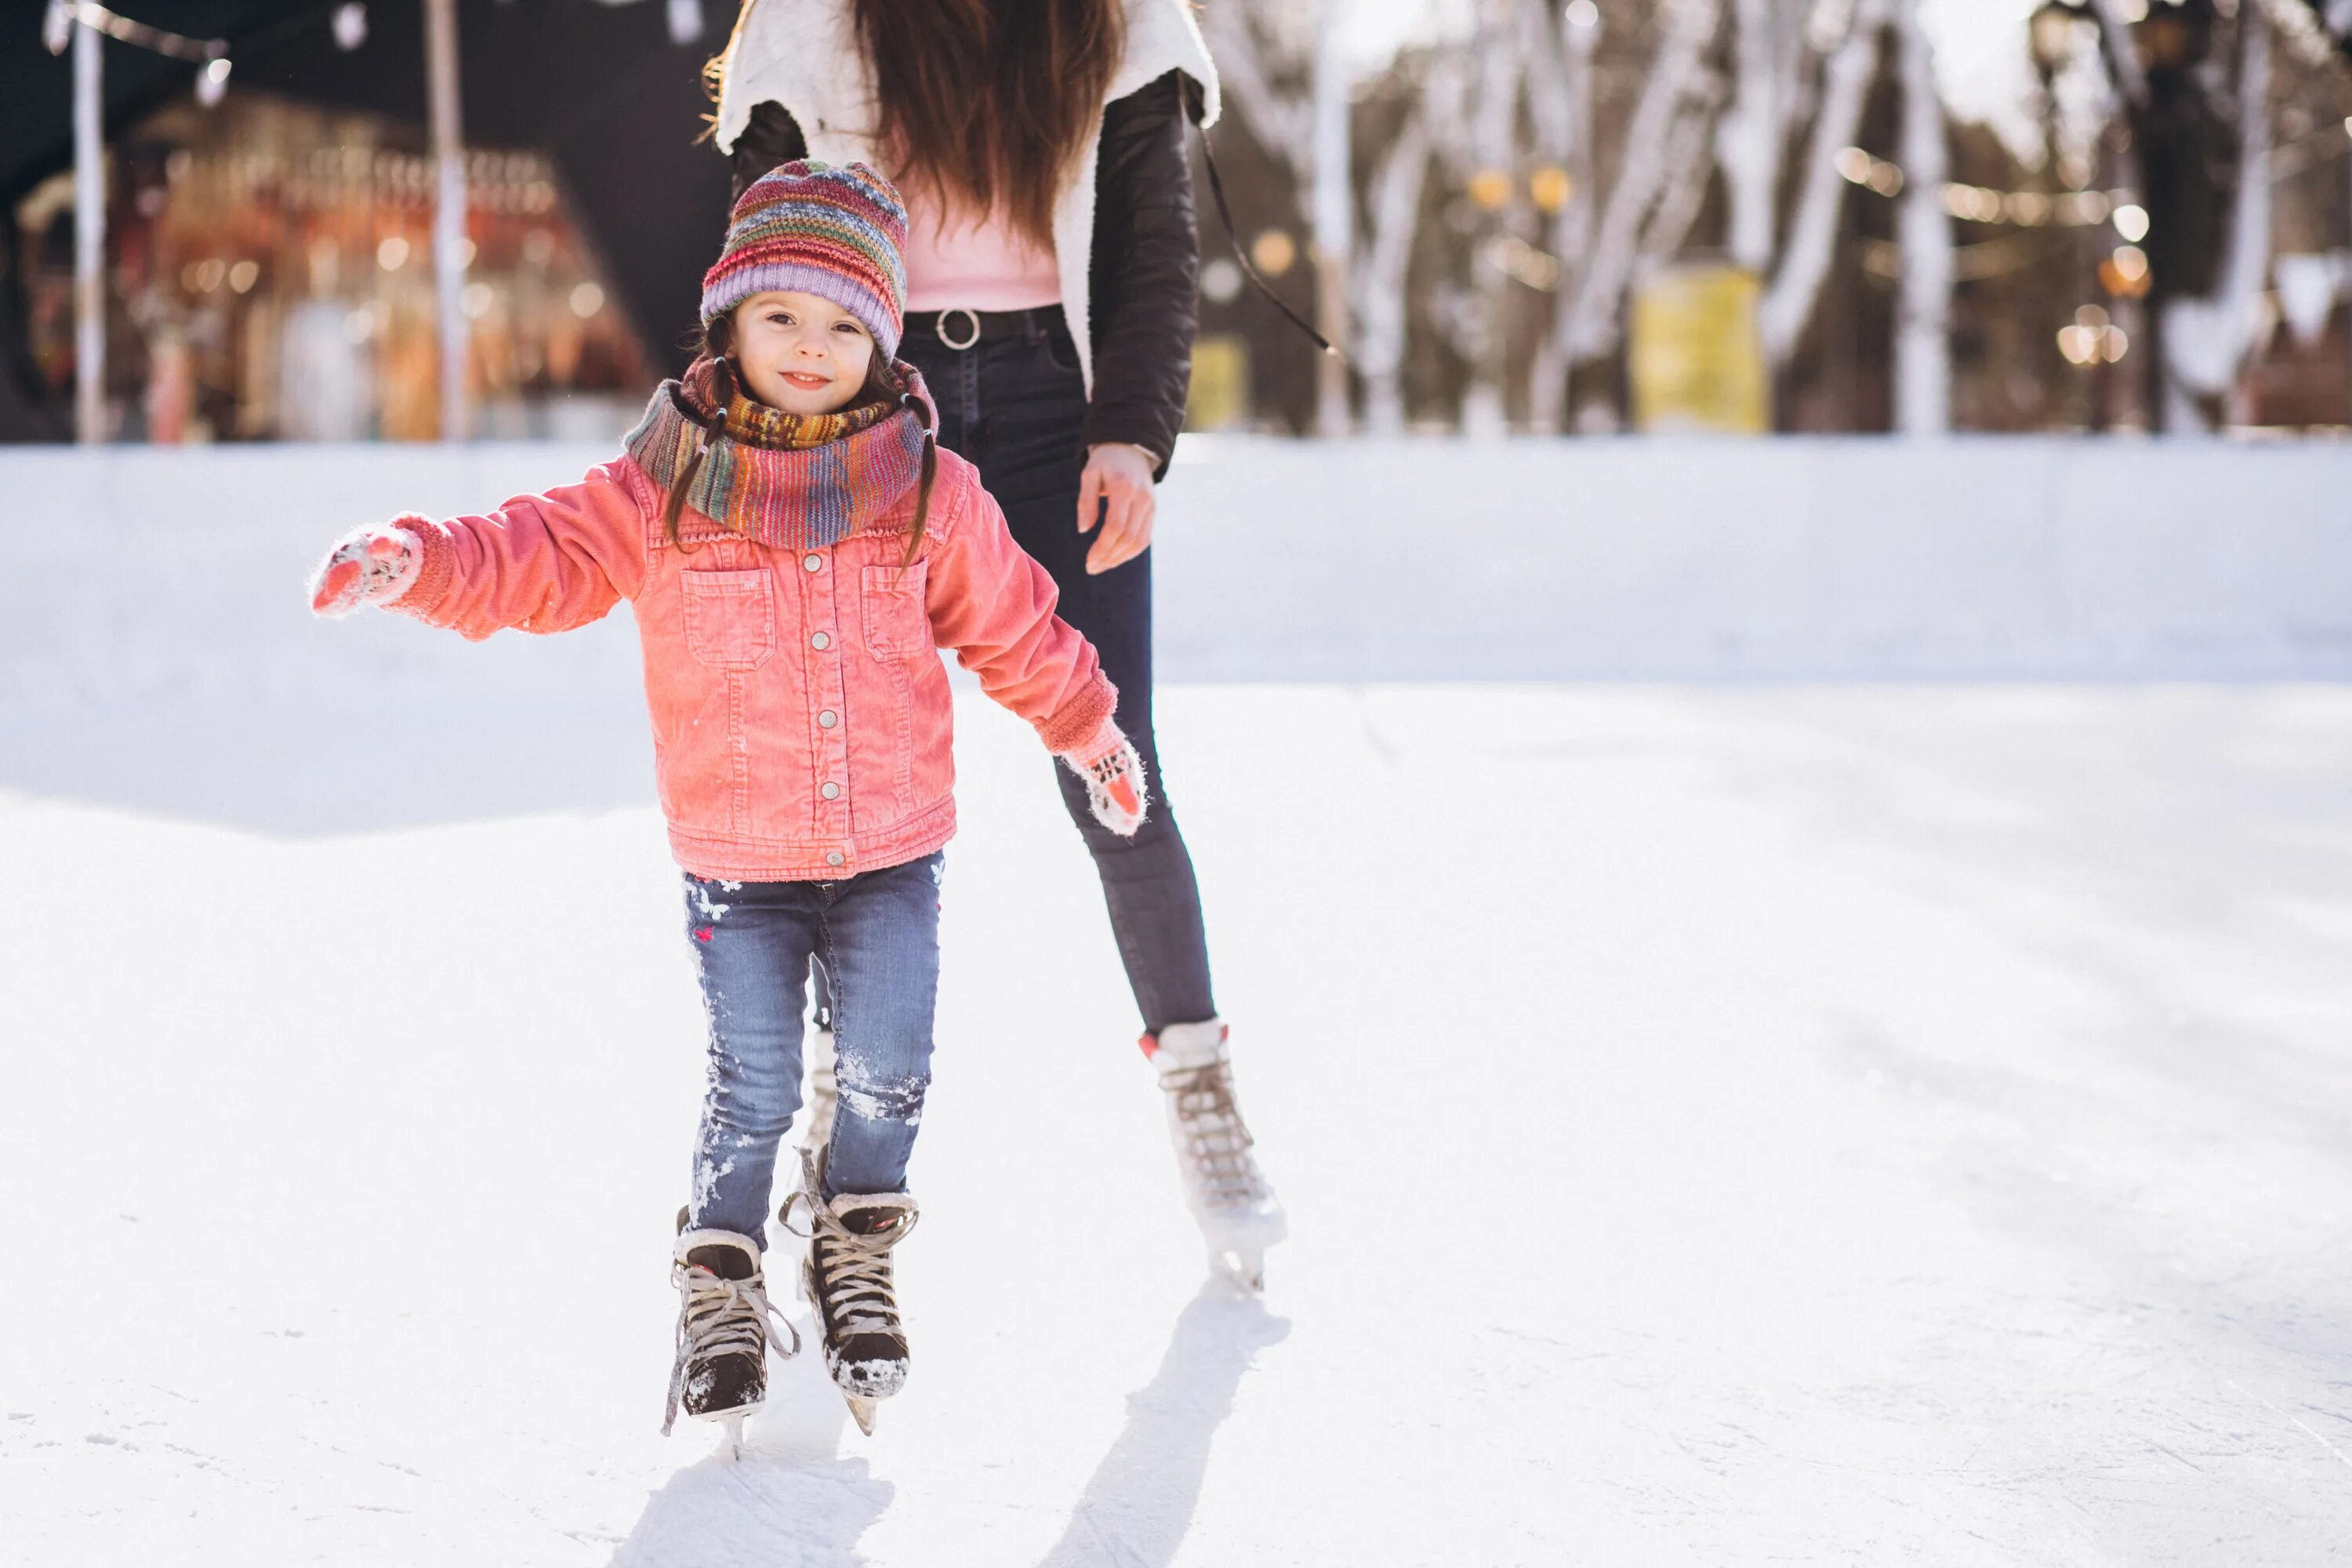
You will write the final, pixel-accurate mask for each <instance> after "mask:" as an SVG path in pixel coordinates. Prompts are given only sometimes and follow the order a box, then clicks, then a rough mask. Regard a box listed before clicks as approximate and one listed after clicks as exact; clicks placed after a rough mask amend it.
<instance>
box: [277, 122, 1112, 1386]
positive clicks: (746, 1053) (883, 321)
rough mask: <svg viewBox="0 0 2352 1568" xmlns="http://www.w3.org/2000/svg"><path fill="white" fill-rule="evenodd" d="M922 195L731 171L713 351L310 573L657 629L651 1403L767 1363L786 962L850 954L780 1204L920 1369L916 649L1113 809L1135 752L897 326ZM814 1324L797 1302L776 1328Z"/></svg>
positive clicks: (932, 923) (857, 1367)
mask: <svg viewBox="0 0 2352 1568" xmlns="http://www.w3.org/2000/svg"><path fill="white" fill-rule="evenodd" d="M906 223H907V220H906V213H905V210H904V208H903V207H902V205H900V202H899V199H898V192H897V191H896V190H895V189H894V188H893V187H892V186H891V184H890V183H889V182H888V181H887V180H886V179H884V178H883V177H882V176H881V175H879V174H877V173H876V172H875V171H874V170H872V169H871V168H868V167H867V166H866V165H865V164H863V163H851V164H848V165H846V166H843V167H834V166H829V165H827V164H824V163H813V162H808V161H805V160H803V161H800V162H795V163H787V164H784V165H783V166H782V167H780V168H778V169H776V170H774V171H773V172H772V173H771V174H768V175H766V176H765V177H764V178H762V179H761V180H759V181H758V182H757V183H756V184H752V185H751V187H750V188H749V189H748V190H746V191H745V192H744V194H743V195H742V197H741V198H740V200H739V201H738V202H737V203H736V204H735V208H734V213H733V216H732V217H731V219H730V224H729V227H728V233H727V243H726V248H725V250H724V251H723V252H722V253H721V255H720V256H719V260H718V263H717V264H716V265H715V266H713V267H712V268H710V270H709V273H708V274H707V275H705V277H704V279H703V285H702V287H703V293H702V321H703V345H704V352H703V354H702V355H701V357H699V358H698V359H697V360H696V361H695V363H693V365H692V366H691V367H689V368H688V371H687V373H686V376H685V378H684V379H683V380H681V381H672V382H667V383H664V384H663V385H662V387H661V388H660V390H659V391H657V392H656V393H655V394H654V398H653V402H652V405H650V406H649V407H648V408H647V409H646V416H645V419H644V420H643V421H642V422H641V423H640V424H639V425H638V426H637V428H636V429H635V432H633V433H632V434H631V435H630V436H629V437H628V439H627V442H626V451H625V453H624V454H623V455H622V456H620V457H618V458H614V459H613V460H612V461H611V462H609V463H605V464H604V465H602V466H601V467H598V468H593V469H591V470H590V471H589V473H588V476H587V477H586V478H585V479H583V480H582V481H581V482H580V483H578V484H576V485H567V486H564V487H562V488H560V489H554V490H551V491H549V492H548V493H547V494H545V495H541V496H521V497H518V498H517V499H515V500H509V501H508V502H507V503H506V505H505V506H503V507H502V508H500V509H499V510H497V511H495V512H491V513H489V514H488V515H487V516H483V517H459V518H452V519H449V520H447V521H442V522H432V521H426V520H425V519H424V518H422V517H415V516H405V517H401V518H397V519H395V520H394V521H393V522H392V523H391V524H390V525H388V526H382V527H371V528H363V529H360V530H357V531H354V532H352V534H350V535H347V536H346V537H345V538H344V539H342V540H341V541H340V542H337V544H336V545H335V547H334V549H333V550H332V552H331V553H330V554H329V555H328V557H327V560H326V562H325V563H324V564H323V565H322V566H321V567H320V571H319V574H318V576H317V578H316V580H315V581H314V583H313V584H312V594H311V605H312V607H313V608H314V609H316V610H317V611H318V612H319V613H320V614H321V615H326V616H342V615H346V614H349V613H350V612H351V611H352V609H354V608H356V607H357V606H359V605H362V604H375V605H383V607H385V608H387V609H394V610H398V611H401V612H402V613H404V614H406V615H411V616H415V617H416V618H417V619H419V620H422V621H425V622H426V623H428V624H430V625H433V626H449V627H452V628H454V629H456V630H457V632H458V633H460V634H461V635H463V636H465V637H475V638H479V637H488V636H489V635H490V634H491V633H492V632H494V631H496V630H498V629H499V627H501V626H520V627H521V628H523V629H524V630H526V631H533V632H556V631H564V630H567V629H569V628H571V627H573V626H583V625H585V624H587V623H588V622H590V621H593V620H595V619H597V618H598V617H599V616H603V615H604V614H605V613H606V612H607V611H609V610H610V609H611V608H612V607H613V605H614V604H615V603H616V602H617V601H619V600H621V599H627V600H629V601H630V603H631V605H632V606H633V607H634V610H635V616H636V622H637V633H638V637H639V638H640V640H641V642H642V643H643V646H644V649H645V668H646V705H647V707H648V709H649V710H650V713H651V717H652V720H653V728H654V768H655V773H656V777H657V779H658V782H659V786H660V794H661V804H662V811H663V814H664V815H665V816H667V818H668V821H669V836H670V847H671V850H672V852H673V854H674V855H675V856H676V857H677V862H678V864H679V865H680V866H681V867H683V868H685V871H686V912H687V930H688V938H689V941H690V942H691V944H692V947H693V951H694V953H695V957H696V960H697V963H698V973H699V975H700V978H701V984H702V993H703V1001H704V1005H705V1010H706V1012H707V1014H708V1016H709V1026H710V1036H709V1046H710V1077H709V1092H708V1095H707V1097H706V1099H705V1101H704V1105H703V1112H702V1125H701V1131H700V1133H699V1135H698V1139H697V1141H696V1144H695V1162H694V1173H693V1185H692V1189H691V1196H690V1200H689V1202H688V1204H687V1205H686V1207H685V1208H684V1209H682V1210H680V1211H679V1214H678V1236H677V1245H676V1247H675V1250H674V1254H673V1263H672V1278H673V1279H674V1281H675V1282H676V1284H677V1288H678V1293H679V1297H680V1305H679V1313H678V1327H677V1362H676V1365H675V1367H674V1369H673V1371H672V1373H671V1377H670V1393H669V1409H668V1415H667V1418H666V1419H665V1421H664V1422H663V1426H662V1429H663V1430H664V1431H665V1432H667V1431H668V1430H669V1428H670V1425H671V1423H672V1422H674V1421H675V1419H676V1417H677V1406H678V1405H679V1404H680V1403H681V1402H683V1404H684V1405H685V1407H686V1410H687V1413H688V1415H698V1416H709V1417H719V1418H724V1419H726V1420H728V1421H729V1423H730V1427H731V1428H733V1429H735V1430H736V1431H738V1432H740V1421H741V1418H742V1417H743V1415H746V1414H748V1413H749V1412H751V1411H752V1410H755V1409H757V1408H759V1406H760V1405H761V1401H762V1399H763V1398H764V1397H765V1394H766V1389H767V1349H768V1320H769V1318H770V1316H771V1315H776V1316H777V1321H778V1322H779V1324H781V1325H782V1326H783V1328H784V1330H785V1332H786V1333H787V1334H788V1335H792V1333H793V1331H792V1329H791V1327H790V1325H789V1324H788V1323H784V1322H783V1320H782V1317H781V1315H780V1314H777V1310H776V1309H775V1308H774V1307H773V1306H772V1304H771V1303H770V1301H769V1300H768V1297H767V1292H766V1282H765V1280H764V1279H763V1277H762V1274H761V1248H762V1247H763V1246H764V1245H765V1244H764V1241H763V1238H762V1231H763V1229H764V1226H765V1223H766V1219H767V1211H768V1204H769V1201H770V1197H771V1186H772V1178H773V1174H774V1170H775V1162H776V1151H777V1147H778V1144H779V1142H781V1140H782V1137H783V1135H784V1132H785V1131H786V1129H787V1128H788V1127H789V1126H790V1124H791V1121H792V1118H793V1112H794V1111H795V1110H798V1109H799V1100H800V1082H801V1062H800V1056H801V1010H802V981H801V977H802V976H803V975H804V974H806V973H808V970H809V963H810V960H811V958H812V957H815V958H818V959H821V960H822V961H823V962H824V967H825V970H826V973H828V974H829V975H830V977H831V981H832V986H833V1027H834V1036H835V1052H836V1058H837V1060H836V1065H835V1084H836V1092H837V1096H838V1099H837V1101H836V1105H835V1114H834V1123H833V1127H832V1129H831V1134H830V1137H829V1138H826V1139H824V1141H823V1142H824V1151H825V1152H824V1155H823V1157H822V1163H821V1164H820V1163H817V1162H814V1161H804V1162H803V1176H802V1180H801V1184H800V1187H801V1190H800V1191H798V1192H796V1193H794V1194H793V1196H792V1198H791V1199H790V1200H788V1201H787V1202H786V1204H785V1205H784V1208H783V1212H782V1215H780V1216H779V1218H780V1219H782V1221H783V1222H784V1223H785V1224H786V1226H788V1227H790V1226H791V1216H792V1210H793V1207H794V1205H803V1206H804V1208H805V1211H806V1224H807V1234H808V1235H809V1237H810V1246H809V1250H808V1259H807V1262H806V1264H805V1266H804V1268H803V1284H804V1287H805V1289H806V1294H807V1297H808V1300H809V1301H810V1302H811V1303H812V1304H813V1305H814V1308H815V1310H816V1313H817V1318H818V1321H819V1324H820V1326H821V1328H822V1331H823V1333H824V1354H825V1364H826V1366H827V1368H828V1369H829V1370H830V1371H831V1373H832V1374H833V1379H834V1382H835V1384H838V1385H839V1386H840V1388H841V1390H842V1392H843V1394H845V1396H846V1397H847V1399H848V1401H849V1405H850V1408H851V1410H852V1411H853V1413H855V1414H856V1417H857V1420H858V1424H859V1425H860V1426H863V1427H865V1428H866V1429H867V1430H868V1431H870V1430H872V1421H873V1415H874V1402H875V1401H877V1400H879V1399H883V1398H886V1397H887V1396H888V1395H890V1394H895V1393H896V1392H898V1388H899V1386H900V1384H902V1383H903V1382H904V1381H905V1379H906V1373H907V1360H908V1351H907V1335H906V1330H905V1327H904V1325H903V1323H902V1321H901V1320H900V1317H899V1313H898V1300H897V1292H896V1288H895V1285H894V1282H893V1279H892V1273H891V1267H890V1252H891V1248H892V1247H895V1246H896V1245H897V1244H898V1242H899V1241H900V1240H901V1239H902V1238H904V1237H905V1236H906V1235H907V1233H908V1231H909V1230H910V1229H912V1228H913V1226H914V1224H915V1217H916V1206H915V1199H914V1197H913V1195H912V1194H909V1193H908V1191H907V1181H906V1175H907V1159H908V1153H909V1152H911V1151H912V1149H913V1147H914V1142H915V1132H916V1128H917V1126H918V1124H919V1122H920V1121H921V1120H922V1110H923V1093H924V1089H925V1088H926V1087H927V1085H928V1084H929V1079H930V1072H929V1066H930V1058H931V1016H932V1009H933V1003H934V1000H935V998H936V995H937V993H938V985H939V964H940V959H939V881H940V861H941V847H942V846H943V845H945V844H946V843H947V841H948V839H949V837H950V835H952V834H953V832H954V830H955V802H954V799H953V796H952V795H951V792H950V786H951V784H952V781H953V773H954V766H953V762H952V759H951V755H950V750H951V735H952V727H953V712H952V705H951V702H950V694H949V689H948V682H947V676H946V674H945V672H944V671H943V670H942V669H941V668H940V661H939V658H938V657H937V656H936V654H935V653H934V652H933V649H934V648H935V647H949V648H953V649H954V650H955V651H956V654H957V657H958V658H960V659H961V661H962V663H963V665H964V667H965V668H968V669H971V670H972V671H974V672H975V673H977V674H978V675H979V677H980V681H981V685H982V688H983V689H985V690H986V691H987V692H988V693H989V695H990V696H992V697H993V698H994V699H995V700H997V701H999V702H1001V703H1003V704H1004V706H1006V707H1007V708H1010V709H1011V710H1013V711H1014V712H1016V713H1018V714H1020V715H1021V716H1022V717H1023V718H1024V719H1026V720H1028V721H1030V723H1031V724H1033V725H1034V726H1035V728H1036V731H1037V733H1038V735H1039V736H1040V737H1041V738H1042V739H1043V740H1044V741H1045V745H1046V747H1047V748H1048V749H1049V750H1051V751H1052V752H1055V753H1056V754H1058V755H1059V756H1060V757H1062V759H1063V760H1064V761H1065V762H1066V763H1068V764H1069V766H1070V767H1072V768H1073V769H1075V770H1076V772H1077V773H1079V774H1080V776H1081V777H1083V778H1084V779H1085V780H1086V781H1087V788H1088V791H1089V794H1090V795H1091V798H1092V801H1093V807H1094V813H1095V815H1096V816H1097V818H1098V819H1100V820H1101V822H1102V823H1103V825H1104V826H1107V827H1108V828H1110V829H1111V830H1112V831H1113V832H1116V833H1120V834H1132V833H1133V832H1134V831H1135V830H1136V828H1137V827H1138V826H1139V825H1140V824H1141V822H1142V820H1143V815H1144V810H1145V805H1146V802H1145V790H1144V780H1143V771H1142V763H1140V762H1139V760H1138V758H1137V756H1136V754H1135V752H1134V749H1133V748H1132V747H1131V746H1129V744H1128V742H1127V738H1126V737H1125V736H1124V735H1122V734H1121V733H1120V732H1119V731H1118V727H1117V726H1116V725H1115V724H1114V723H1113V722H1112V721H1111V712H1112V709H1113V706H1114V704H1115V702H1116V700H1117V696H1118V694H1117V692H1116V691H1115V690H1114V689H1113V688H1112V687H1111V685H1110V683H1109V682H1108V681H1107V680H1106V679H1103V676H1102V673H1101V670H1100V668H1099V667H1098V666H1097V661H1096V658H1095V650H1094V648H1093V647H1091V646H1089V645H1088V644H1087V641H1086V640H1085V639H1084V638H1083V637H1079V636H1078V635H1077V633H1076V632H1074V631H1072V630H1071V629H1070V627H1069V626H1066V624H1064V623H1063V622H1062V621H1061V620H1060V619H1059V618H1058V617H1057V616H1055V613H1054V607H1055V590H1054V584H1053V582H1052V580H1051V579H1049V578H1048V577H1047V576H1046V574H1045V571H1044V570H1043V569H1042V568H1041V567H1039V566H1038V565H1036V564H1035V563H1034V562H1032V561H1031V560H1030V559H1029V557H1028V556H1027V555H1025V554H1024V553H1023V552H1022V551H1021V550H1020V548H1019V547H1018V546H1016V545H1015V544H1014V543H1013V539H1012V536H1011V535H1010V534H1009V533H1008V532H1007V531H1006V529H1005V523H1004V518H1003V513H1002V512H1000V511H999V510H997V505H996V502H995V501H994V500H991V499H990V497H989V495H988V492H987V491H986V490H984V489H982V488H981V485H980V480H979V479H978V477H977V473H976V470H974V469H973V468H972V467H971V465H970V464H968V463H966V462H965V461H964V460H963V459H962V458H959V457H957V456H955V455H954V454H953V453H951V452H942V451H941V450H940V448H939V447H938V446H937V444H936V442H935V441H934V440H933V431H934V429H935V428H936V426H937V415H936V413H935V411H934V410H933V408H932V406H931V404H930V399H929V395H928V394H927V393H926V392H925V390H924V387H923V384H922V379H921V377H920V376H919V374H917V373H916V372H915V370H914V368H913V367H912V366H910V365H908V364H905V363H899V362H898V361H897V360H896V359H895V357H894V356H895V354H896V353H897V350H898V337H899V329H900V325H901V318H902V315H903V312H904V307H905V298H906V285H905V277H904V272H903V269H902V266H901V262H900V251H901V248H902V247H903V245H904V243H905V240H906ZM797 1349H798V1337H797V1335H793V1338H792V1344H791V1347H790V1348H789V1349H787V1350H786V1351H785V1352H784V1353H786V1354H788V1355H789V1354H791V1353H793V1351H796V1350H797Z"/></svg>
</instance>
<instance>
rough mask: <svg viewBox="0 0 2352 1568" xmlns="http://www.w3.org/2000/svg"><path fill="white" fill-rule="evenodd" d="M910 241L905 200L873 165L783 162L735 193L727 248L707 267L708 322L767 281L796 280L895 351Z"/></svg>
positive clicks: (779, 285) (786, 284) (787, 283)
mask: <svg viewBox="0 0 2352 1568" xmlns="http://www.w3.org/2000/svg"><path fill="white" fill-rule="evenodd" d="M906 245H907V208H906V206H905V205H904V204H903V203H901V202H900V201H899V199H898V187H897V186H895V185H893V184H891V183H890V182H889V181H888V180H886V179H884V178H883V177H882V175H881V174H878V173H877V172H876V171H875V170H874V169H872V168H870V167H868V166H867V165H866V164H864V163H845V164H840V165H837V166H836V165H835V164H831V163H817V162H815V161H814V160H812V159H807V158H801V159H796V160H794V161H793V162H792V163H784V164H782V165H779V166H778V167H776V168H773V169H771V170H769V171H768V172H767V173H766V174H762V175H761V176H760V178H759V180H758V181H757V182H755V183H754V184H752V186H751V189H750V190H747V191H745V192H744V193H743V194H742V195H740V197H738V198H737V199H736V202H735V211H734V213H733V214H732V215H731V216H730V217H729V219H728V222H727V247H726V248H725V249H724V250H722V251H720V252H719V260H718V262H717V263H716V264H715V265H714V266H712V268H710V270H709V271H708V272H706V273H704V274H703V275H702V320H703V322H704V324H705V325H708V324H709V322H710V321H714V320H716V319H717V318H718V317H719V316H723V315H725V314H726V313H727V312H728V311H730V310H733V309H734V308H735V307H736V306H738V305H740V304H741V303H742V302H743V301H744V300H748V299H750V298H751V296H752V295H754V294H757V293H761V292H762V291H763V290H766V289H797V290H799V291H800V292H802V293H803V294H814V295H815V296H817V297H818V298H819V299H821V300H832V301H833V302H834V303H835V304H836V305H838V306H840V307H841V308H842V309H843V310H846V311H848V312H849V313H850V314H851V315H853V316H855V317H856V318H857V319H858V321H862V322H863V323H865V326H866V331H869V332H872V333H873V334H874V342H876V343H877V345H878V346H879V347H880V348H881V350H882V357H883V358H884V359H886V360H888V359H896V358H897V357H898V331H899V326H900V323H901V321H903V319H904V317H905V315H906V310H907V267H906V263H905V262H904V261H903V260H902V259H900V253H901V252H902V251H903V250H904V249H905V248H906Z"/></svg>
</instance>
